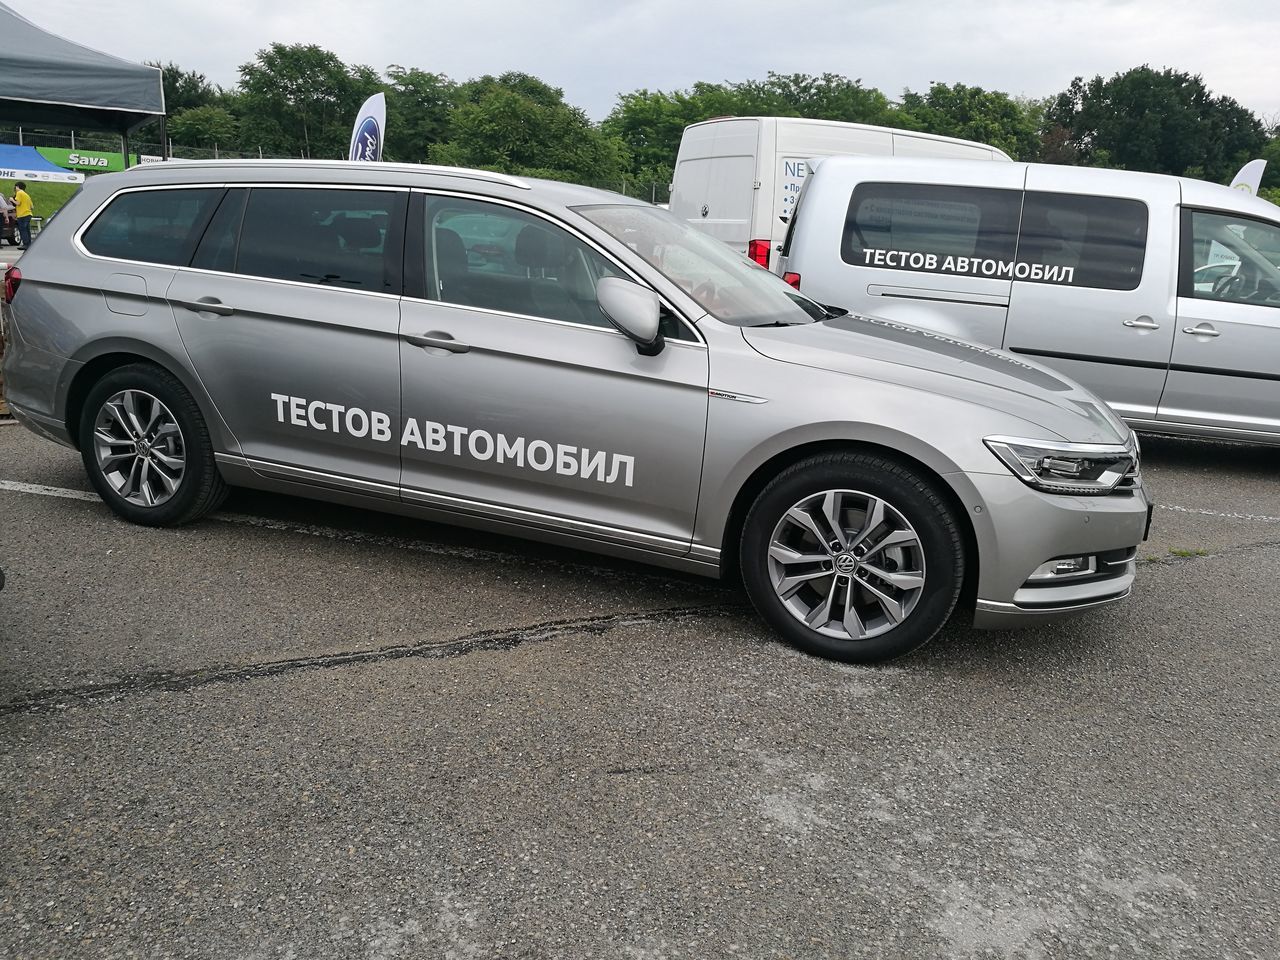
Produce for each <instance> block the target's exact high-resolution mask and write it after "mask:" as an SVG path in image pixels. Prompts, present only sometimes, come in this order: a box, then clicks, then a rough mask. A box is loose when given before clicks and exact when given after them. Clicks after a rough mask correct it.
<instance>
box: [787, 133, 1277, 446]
mask: <svg viewBox="0 0 1280 960" xmlns="http://www.w3.org/2000/svg"><path fill="white" fill-rule="evenodd" d="M775 260H776V263H775V271H776V272H777V273H779V274H780V275H781V276H782V277H783V279H784V280H786V281H787V282H788V283H790V284H792V286H795V287H797V288H799V289H800V290H801V291H802V292H804V293H805V294H807V295H808V296H809V297H811V298H812V299H815V300H817V301H818V302H819V303H823V304H828V305H831V306H836V307H840V308H843V309H846V310H849V311H851V312H853V313H858V314H861V315H864V316H873V317H878V318H883V319H884V320H886V321H889V322H892V323H896V324H902V325H908V326H911V327H916V328H922V329H925V330H930V331H935V332H936V333H938V334H941V335H944V336H946V337H948V338H955V339H956V340H963V341H969V342H972V343H977V344H987V345H990V346H994V347H1003V348H1004V349H1005V350H1008V351H1010V352H1011V353H1014V354H1019V355H1021V356H1023V357H1028V358H1031V359H1034V360H1037V361H1040V362H1042V363H1045V364H1047V365H1048V366H1051V367H1055V368H1057V369H1058V370H1060V371H1061V372H1063V373H1065V374H1066V375H1067V376H1069V377H1071V378H1073V379H1074V380H1077V381H1078V382H1080V383H1082V384H1084V385H1085V386H1086V387H1088V388H1089V389H1090V390H1092V391H1093V392H1094V393H1097V394H1098V395H1099V396H1101V397H1102V398H1103V399H1104V400H1106V401H1107V402H1108V403H1109V404H1110V405H1111V406H1112V407H1113V408H1114V409H1115V411H1116V412H1117V413H1119V414H1120V415H1121V416H1122V417H1124V418H1125V419H1126V420H1128V421H1129V423H1130V424H1132V425H1133V426H1134V427H1136V428H1137V429H1139V430H1147V431H1150V432H1156V433H1179V434H1190V435H1197V436H1215V437H1225V438H1231V439H1238V440H1251V441H1262V442H1266V443H1280V208H1277V207H1276V206H1275V204H1272V203H1268V202H1267V201H1265V200H1261V199H1259V198H1257V197H1253V196H1250V195H1248V194H1246V193H1244V192H1242V191H1240V190H1232V189H1230V188H1228V187H1224V186H1221V185H1219V184H1214V183H1205V182H1204V181H1201V180H1191V179H1187V178H1181V177H1169V176H1163V175H1160V174H1152V173H1139V172H1135V171H1125V170H1102V169H1097V168H1089V167H1064V166H1053V165H1048V164H1034V163H1000V164H994V163H965V162H953V161H948V162H946V163H939V162H936V161H930V160H880V159H875V158H870V157H833V158H829V159H825V160H820V161H816V162H815V163H814V165H813V167H812V168H811V172H810V174H809V176H808V178H807V180H806V181H805V187H804V192H803V193H802V194H801V198H800V202H799V204H798V205H797V208H796V212H795V215H794V216H793V217H792V218H791V223H790V232H789V233H788V235H787V237H786V240H785V241H784V244H783V250H782V253H781V255H780V256H779V257H776V258H775Z"/></svg>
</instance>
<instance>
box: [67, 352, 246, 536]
mask: <svg viewBox="0 0 1280 960" xmlns="http://www.w3.org/2000/svg"><path fill="white" fill-rule="evenodd" d="M157 405H158V406H157ZM139 426H141V427H143V428H144V429H143V433H142V443H141V444H139V443H138V442H136V440H135V438H136V437H137V435H138V432H139V431H138V429H137V428H138V427H139ZM79 440H80V455H81V457H82V459H83V460H84V466H85V470H86V471H87V472H88V474H89V481H90V482H91V483H92V484H93V487H94V489H95V490H97V491H98V495H99V496H101V497H102V499H103V500H104V501H105V502H106V504H107V506H109V507H111V509H112V510H114V511H115V512H116V513H117V514H119V515H120V516H122V517H124V518H125V519H126V520H129V521H130V522H132V523H139V524H142V525H144V526H149V527H176V526H181V525H182V524H184V523H191V522H192V521H193V520H198V519H200V518H201V517H203V516H204V515H205V514H207V513H209V512H210V511H212V510H216V509H217V508H218V507H219V506H220V505H221V504H222V501H223V500H225V499H226V496H227V484H226V481H225V480H223V479H222V475H221V474H220V473H219V472H218V466H217V463H216V462H215V461H214V457H213V444H212V442H211V441H210V439H209V430H208V428H207V427H206V426H205V422H204V418H203V417H202V416H201V415H200V408H199V407H197V406H196V402H195V400H194V399H192V397H191V394H190V393H188V392H187V389H186V387H184V386H183V385H182V384H181V383H180V382H179V381H178V379H177V378H176V377H174V376H173V374H171V373H169V372H168V371H166V370H162V369H161V368H159V367H155V366H152V365H151V364H146V363H135V364H130V365H128V366H125V367H118V368H117V369H115V370H112V371H111V372H110V373H108V374H107V375H106V376H104V377H103V378H102V379H101V380H99V381H98V382H97V383H96V384H94V385H93V388H92V389H91V390H90V391H89V395H88V396H87V397H86V398H85V403H84V409H83V412H82V414H81V417H80V430H79ZM140 454H141V455H140Z"/></svg>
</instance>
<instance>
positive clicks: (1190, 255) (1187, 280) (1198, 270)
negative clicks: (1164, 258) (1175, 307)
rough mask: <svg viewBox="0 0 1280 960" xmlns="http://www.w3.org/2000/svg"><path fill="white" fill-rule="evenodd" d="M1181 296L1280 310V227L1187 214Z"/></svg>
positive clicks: (1221, 216) (1244, 219) (1216, 215)
mask: <svg viewBox="0 0 1280 960" xmlns="http://www.w3.org/2000/svg"><path fill="white" fill-rule="evenodd" d="M1178 292H1179V294H1180V295H1181V296H1184V297H1195V298H1196V299H1199V300H1225V301H1228V302H1231V303H1253V304H1261V305H1263V306H1268V307H1280V224H1275V223H1268V222H1266V221H1264V220H1252V219H1249V218H1247V217H1237V216H1232V215H1231V214H1222V213H1207V212H1205V211H1203V210H1184V211H1183V214H1182V270H1181V276H1180V278H1179V290H1178Z"/></svg>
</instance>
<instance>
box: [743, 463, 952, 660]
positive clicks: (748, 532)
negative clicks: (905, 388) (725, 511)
mask: <svg viewBox="0 0 1280 960" xmlns="http://www.w3.org/2000/svg"><path fill="white" fill-rule="evenodd" d="M740 558H741V564H742V576H743V581H744V583H745V584H746V586H747V589H748V591H749V593H750V595H751V599H752V602H753V603H754V604H755V606H756V608H757V609H758V610H759V611H760V613H761V615H762V616H763V617H764V618H765V619H766V620H767V621H768V622H769V623H770V625H772V626H773V627H774V629H776V630H777V631H778V632H779V633H780V634H782V636H783V637H784V638H786V639H787V640H788V641H790V642H791V643H793V644H795V645H796V646H798V647H800V648H801V649H803V650H806V651H808V652H810V653H815V654H818V655H819V656H823V657H829V658H831V659H835V660H844V661H848V662H854V663H876V662H880V661H884V660H891V659H893V658H894V657H899V656H902V655H903V654H906V653H909V652H911V651H912V650H915V649H917V648H919V647H921V646H923V645H924V644H926V643H928V642H929V641H930V640H931V639H933V637H934V636H935V635H936V634H937V632H938V631H939V630H940V629H941V628H942V626H943V624H945V623H946V621H947V618H948V617H949V616H950V615H951V611H952V610H953V609H954V608H955V605H956V601H957V600H958V599H959V597H960V590H961V587H962V585H963V583H964V572H965V556H964V539H963V537H962V535H961V533H960V528H959V525H958V522H957V518H956V517H955V515H954V511H953V509H952V508H951V506H950V505H949V503H948V501H947V499H946V497H944V496H943V495H942V494H941V493H940V492H939V490H938V489H937V488H936V487H935V485H934V484H933V483H932V482H931V481H930V480H929V479H927V478H925V477H924V476H922V475H920V474H919V473H917V472H916V471H915V470H913V469H911V468H909V467H907V466H906V465H904V464H901V463H898V462H897V461H894V460H891V459H888V458H886V457H880V456H875V455H867V454H855V453H847V454H828V455H823V456H818V457H813V458H811V459H808V460H804V461H802V462H800V463H797V464H794V465H793V466H791V467H788V468H787V469H786V470H784V471H783V472H782V473H781V474H779V475H778V476H777V477H776V478H774V480H773V481H772V482H770V483H769V485H768V486H766V487H765V488H764V490H762V491H761V493H760V495H759V496H758V497H757V498H756V501H755V503H754V504H753V506H752V507H751V510H750V512H749V513H748V514H747V520H746V524H745V526H744V528H743V537H742V546H741V553H740Z"/></svg>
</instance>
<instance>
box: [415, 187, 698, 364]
mask: <svg viewBox="0 0 1280 960" xmlns="http://www.w3.org/2000/svg"><path fill="white" fill-rule="evenodd" d="M426 229H427V237H426V258H427V264H426V273H427V286H428V294H429V296H431V297H432V298H433V299H439V300H443V301H445V302H447V303H456V304H458V305H460V306H464V307H480V308H483V309H485V310H498V311H501V312H503V313H517V314H522V315H524V316H530V317H542V318H545V319H548V320H563V321H565V322H567V323H581V324H587V325H589V326H594V327H609V328H612V324H610V323H609V321H608V319H607V318H606V317H605V315H604V314H603V313H601V311H600V304H599V303H598V302H597V300H596V284H597V283H598V282H599V281H600V280H601V279H603V278H604V277H625V275H624V274H623V272H622V271H621V270H620V269H619V268H618V267H617V266H616V265H614V264H613V263H610V262H609V261H608V260H607V259H605V258H604V257H603V256H601V255H600V254H599V253H597V252H596V251H595V250H594V249H592V248H591V247H589V246H587V244H585V243H583V242H582V241H580V240H578V239H577V238H576V237H574V236H573V235H572V234H570V233H569V232H568V231H566V230H562V229H561V228H559V227H557V226H556V225H555V224H552V223H550V222H548V221H546V220H543V219H542V218H540V217H536V216H534V215H532V214H528V213H524V212H522V211H520V210H516V209H513V208H511V207H504V206H499V205H497V204H490V203H483V202H481V201H478V200H464V199H460V198H434V199H432V200H431V202H430V203H429V204H428V206H427V218H426ZM628 279H629V278H628ZM663 333H664V334H665V335H666V336H669V337H674V338H676V339H692V335H691V334H689V333H688V331H686V330H685V329H684V328H683V326H682V325H681V324H679V322H678V321H676V319H675V318H674V317H668V318H666V319H665V320H664V323H663Z"/></svg>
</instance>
